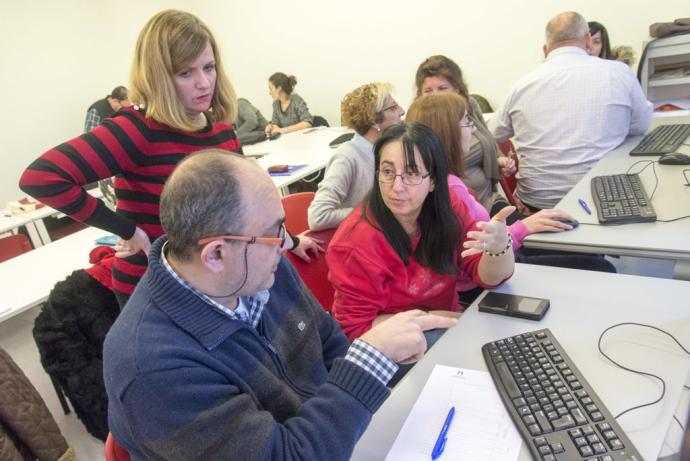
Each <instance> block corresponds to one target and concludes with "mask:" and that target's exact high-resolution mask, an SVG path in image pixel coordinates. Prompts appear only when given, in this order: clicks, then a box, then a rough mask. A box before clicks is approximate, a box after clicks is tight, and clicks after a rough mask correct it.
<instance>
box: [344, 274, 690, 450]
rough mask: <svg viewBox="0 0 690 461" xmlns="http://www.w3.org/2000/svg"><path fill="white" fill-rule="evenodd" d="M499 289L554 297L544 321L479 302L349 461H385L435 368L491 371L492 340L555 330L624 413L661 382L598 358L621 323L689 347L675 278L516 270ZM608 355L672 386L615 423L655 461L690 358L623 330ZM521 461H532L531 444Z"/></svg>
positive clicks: (686, 295)
mask: <svg viewBox="0 0 690 461" xmlns="http://www.w3.org/2000/svg"><path fill="white" fill-rule="evenodd" d="M498 291H501V292H505V293H514V294H520V295H526V296H536V297H543V298H549V299H550V300H551V308H550V311H549V312H548V313H547V314H546V316H545V317H544V319H543V320H542V321H540V322H533V321H530V320H522V319H517V318H511V317H503V316H498V315H494V314H486V313H480V312H479V311H478V310H477V307H476V302H475V303H474V304H473V305H472V306H471V307H470V308H469V309H468V310H467V312H465V313H464V314H463V315H462V317H461V318H460V321H459V322H458V325H457V326H455V327H454V328H452V329H450V330H449V331H448V332H447V333H446V334H445V335H443V337H442V338H441V339H440V340H439V341H438V342H437V343H436V344H435V345H434V347H433V348H432V349H431V350H430V351H429V352H428V354H427V355H426V356H425V357H424V358H423V359H422V360H421V361H420V362H419V363H418V364H417V365H416V366H415V367H414V368H413V369H412V371H411V372H410V373H408V375H407V376H405V378H403V380H402V381H401V382H400V383H399V384H398V385H397V386H396V387H395V388H394V389H393V392H392V394H391V396H390V397H389V398H388V400H387V401H386V402H385V403H384V404H383V406H382V407H381V408H380V409H379V411H378V412H377V413H376V414H375V415H374V417H373V419H372V421H371V424H370V425H369V427H368V429H367V430H366V432H365V433H364V435H363V437H362V439H361V440H360V441H359V443H358V444H357V445H356V447H355V451H354V454H353V457H352V459H353V460H357V461H361V460H382V459H384V457H385V456H386V453H388V450H389V448H390V447H391V445H392V444H393V442H394V440H395V438H396V437H397V434H398V432H399V431H400V428H401V427H402V424H403V422H404V421H405V418H406V417H407V415H408V413H409V412H410V409H411V408H412V406H413V405H414V402H415V401H416V400H417V397H418V396H419V394H420V392H421V390H422V388H423V387H424V384H425V383H426V380H427V378H428V377H429V375H430V373H431V370H432V369H433V367H434V365H435V364H437V363H438V364H443V365H449V366H456V367H463V368H470V369H475V370H486V365H485V363H484V359H483V356H482V353H481V346H482V345H483V344H485V343H487V342H489V341H493V340H497V339H500V338H504V337H508V336H512V335H516V334H520V333H524V332H526V331H532V330H537V329H540V328H549V329H550V330H551V331H552V332H553V333H554V335H555V336H556V339H558V341H559V342H560V343H561V344H562V345H563V347H564V348H565V349H566V351H567V353H568V355H569V356H570V358H571V359H572V360H573V361H574V362H575V364H576V365H577V367H578V368H579V369H580V371H581V372H582V373H583V374H584V376H585V377H586V378H587V381H588V382H589V383H590V384H591V385H592V387H593V388H594V389H595V391H596V393H597V394H598V395H599V397H600V398H601V399H602V400H603V401H604V402H605V403H606V406H607V407H608V409H609V411H611V413H613V414H618V413H619V412H620V411H622V410H624V409H626V408H629V407H632V406H634V405H637V404H639V403H644V402H648V401H651V400H654V399H655V398H656V397H658V395H659V393H660V391H661V386H660V384H659V383H658V382H657V381H656V380H651V379H649V378H646V377H642V376H637V375H633V374H631V373H628V372H625V371H623V370H620V369H618V368H616V367H614V366H613V365H611V364H610V363H609V362H608V361H606V359H604V358H603V357H602V356H601V355H599V352H598V351H597V339H598V337H599V335H600V333H601V332H602V331H603V330H604V329H605V328H606V327H608V326H611V325H613V324H616V323H619V322H628V321H630V322H639V323H649V324H653V325H655V326H657V327H659V328H661V329H663V330H666V331H668V332H669V333H671V334H673V335H675V336H676V338H677V339H678V340H679V341H680V342H681V343H682V344H684V345H686V346H687V345H688V344H690V309H688V307H690V285H688V283H687V282H683V281H678V280H669V279H654V278H648V277H636V276H630V275H622V274H606V273H600V272H591V271H578V270H574V269H562V268H555V267H545V266H535V265H525V264H517V265H516V269H515V274H514V275H513V277H512V278H511V279H510V280H508V282H507V283H505V284H504V285H503V286H502V287H501V288H500V289H499V290H498ZM606 338H607V339H605V341H604V350H605V351H606V352H607V353H609V355H611V356H612V357H614V358H615V359H618V360H619V361H621V362H622V363H624V364H626V365H627V366H630V367H632V368H637V369H640V370H644V371H648V372H651V373H655V374H657V375H659V376H661V377H663V378H664V379H665V380H666V385H667V388H666V396H665V398H664V400H663V401H662V403H660V404H657V405H655V406H653V407H651V408H645V409H640V410H634V411H632V412H630V413H628V414H626V415H624V416H622V417H621V418H619V420H618V422H619V424H621V426H622V427H623V429H624V430H625V431H626V432H627V433H628V436H629V437H630V438H631V439H632V441H633V443H634V444H635V446H636V448H637V449H638V450H639V451H640V452H641V453H642V456H643V457H644V459H646V460H648V461H651V460H655V459H657V456H658V453H659V451H660V448H661V445H662V442H663V440H664V437H665V435H666V432H667V430H668V428H669V425H670V424H671V423H673V424H676V423H675V422H673V421H672V415H673V412H674V410H675V409H676V407H677V405H678V402H679V399H680V395H681V392H682V386H683V383H684V382H685V379H686V377H687V375H688V371H689V370H690V359H689V358H688V357H687V355H686V354H685V353H684V352H683V351H682V350H680V349H679V348H678V346H677V345H676V344H675V343H673V341H672V340H671V339H670V338H668V337H666V336H665V335H662V334H661V333H657V332H652V330H650V329H642V328H632V327H623V328H620V329H616V330H613V331H611V332H609V333H608V334H607V336H606ZM519 459H520V460H529V459H531V457H530V455H529V452H528V450H527V448H526V447H525V445H524V443H523V446H522V451H521V454H520V458H519Z"/></svg>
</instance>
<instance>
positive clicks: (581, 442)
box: [573, 437, 587, 448]
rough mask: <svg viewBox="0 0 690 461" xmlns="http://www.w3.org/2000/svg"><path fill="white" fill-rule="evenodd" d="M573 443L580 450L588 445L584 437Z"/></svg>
mask: <svg viewBox="0 0 690 461" xmlns="http://www.w3.org/2000/svg"><path fill="white" fill-rule="evenodd" d="M573 443H575V446H576V447H578V448H580V447H584V446H586V445H587V439H585V438H584V437H577V438H576V439H575V440H573Z"/></svg>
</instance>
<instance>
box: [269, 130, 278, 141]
mask: <svg viewBox="0 0 690 461" xmlns="http://www.w3.org/2000/svg"><path fill="white" fill-rule="evenodd" d="M266 137H267V138H268V140H269V141H275V140H276V139H278V138H280V133H278V132H277V131H274V132H273V133H271V134H267V135H266Z"/></svg>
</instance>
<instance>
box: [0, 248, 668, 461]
mask: <svg viewBox="0 0 690 461" xmlns="http://www.w3.org/2000/svg"><path fill="white" fill-rule="evenodd" d="M610 261H611V262H612V263H613V264H614V265H615V266H616V267H617V269H618V271H619V272H620V273H626V274H634V275H646V276H651V277H662V278H670V277H671V275H672V272H673V266H672V265H671V263H670V262H668V261H662V260H651V259H641V258H627V257H621V258H610ZM38 312H39V308H34V309H32V310H29V311H26V312H24V313H23V314H21V315H18V316H16V317H13V318H11V319H9V320H6V321H4V322H2V323H0V347H2V348H3V349H5V350H6V351H7V352H8V353H9V354H10V355H11V356H12V358H13V359H14V360H15V362H17V364H18V365H19V367H21V368H22V370H24V373H25V374H26V375H27V376H28V378H29V379H30V380H31V382H32V383H33V384H34V386H35V387H36V389H37V390H38V392H39V393H40V394H41V396H42V397H43V399H44V400H45V402H46V405H47V406H48V409H49V410H50V412H51V413H52V414H53V417H54V418H55V420H56V421H57V424H58V426H59V427H60V429H61V430H62V433H63V435H64V436H65V438H66V439H67V442H68V443H69V444H70V445H72V446H73V447H74V448H75V450H76V454H77V460H79V461H99V460H103V459H104V456H103V444H102V443H101V442H100V441H99V440H98V439H96V438H94V437H92V436H91V435H89V434H88V433H87V432H86V430H85V429H84V426H83V425H82V423H81V422H80V421H79V420H78V419H77V418H76V416H75V415H74V413H70V414H69V415H64V414H63V412H62V409H61V407H60V403H59V402H58V400H57V396H56V395H55V391H54V389H53V387H52V384H51V382H50V380H49V378H48V375H46V374H45V372H44V371H43V368H42V366H41V363H40V360H39V356H38V350H37V349H36V344H35V343H34V341H33V337H32V334H31V330H32V328H33V321H34V318H35V317H36V316H37V315H38ZM665 452H666V453H662V455H666V454H668V453H672V451H670V447H666V450H665ZM665 459H667V460H669V461H670V460H672V459H674V457H673V456H670V457H669V458H665Z"/></svg>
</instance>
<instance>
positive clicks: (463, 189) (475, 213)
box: [448, 174, 529, 250]
mask: <svg viewBox="0 0 690 461" xmlns="http://www.w3.org/2000/svg"><path fill="white" fill-rule="evenodd" d="M448 189H449V190H450V193H451V194H452V195H455V197H457V198H459V199H460V200H461V201H462V202H464V203H465V205H466V206H467V209H468V211H469V214H470V216H471V217H472V218H473V219H474V220H475V221H488V220H489V219H490V218H489V212H488V211H486V208H484V207H483V206H482V204H481V203H479V202H478V201H477V199H476V198H474V195H472V194H471V193H470V191H469V189H468V188H467V186H466V185H465V183H464V182H462V180H461V179H460V178H458V177H457V176H455V175H452V174H451V175H448ZM508 232H509V233H510V236H511V237H512V238H513V248H514V249H515V250H517V249H518V248H520V246H522V241H523V240H524V238H525V237H527V234H528V233H529V232H528V231H527V227H526V226H525V224H524V223H523V222H522V221H521V220H520V221H516V222H514V223H513V224H511V225H510V226H508Z"/></svg>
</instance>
